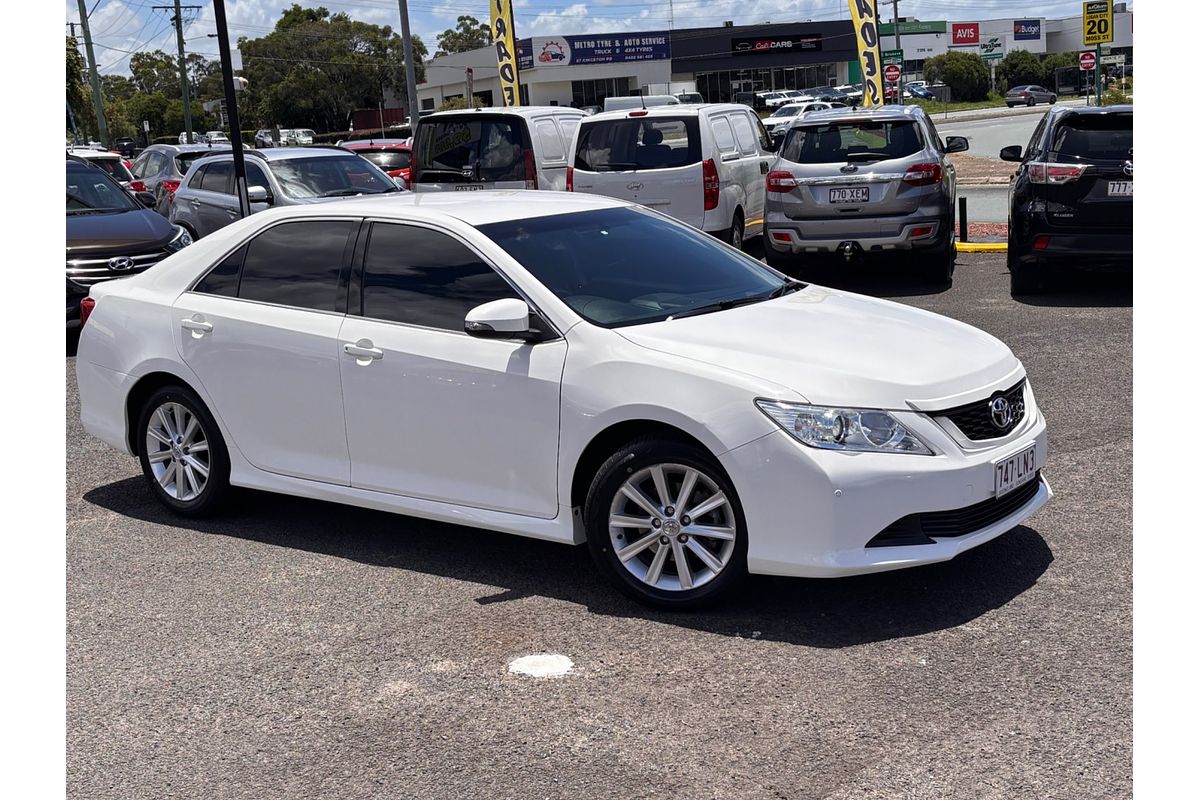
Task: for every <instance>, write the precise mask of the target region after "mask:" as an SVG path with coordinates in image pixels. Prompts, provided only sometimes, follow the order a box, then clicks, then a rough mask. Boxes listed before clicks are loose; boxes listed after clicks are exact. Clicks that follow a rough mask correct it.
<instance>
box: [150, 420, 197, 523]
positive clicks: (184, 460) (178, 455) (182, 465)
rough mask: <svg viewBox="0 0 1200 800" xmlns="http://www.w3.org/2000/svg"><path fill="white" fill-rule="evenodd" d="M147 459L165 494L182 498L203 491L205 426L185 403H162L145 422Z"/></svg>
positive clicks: (191, 496) (193, 498)
mask: <svg viewBox="0 0 1200 800" xmlns="http://www.w3.org/2000/svg"><path fill="white" fill-rule="evenodd" d="M146 459H147V461H148V462H149V464H150V470H151V472H152V473H153V475H154V479H155V480H157V481H158V485H159V486H160V487H161V488H162V490H163V492H165V493H166V494H167V496H168V497H172V498H174V499H176V500H179V501H182V502H185V503H186V502H188V501H190V500H195V499H196V498H198V497H200V495H202V494H203V493H204V487H205V486H206V485H207V484H208V476H209V472H210V471H211V469H212V455H211V451H210V450H209V442H208V436H207V435H206V433H205V431H204V426H203V425H202V424H201V422H200V418H199V417H197V416H196V415H195V414H194V413H192V411H191V410H190V409H188V407H187V406H185V405H182V404H181V403H174V402H168V403H163V404H162V405H160V406H159V407H158V408H156V409H154V413H152V414H151V415H150V419H149V422H148V423H147V425H146Z"/></svg>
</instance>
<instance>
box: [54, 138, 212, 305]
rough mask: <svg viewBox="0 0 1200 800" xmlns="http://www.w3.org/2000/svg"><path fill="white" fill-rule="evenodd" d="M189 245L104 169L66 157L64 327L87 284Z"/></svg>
mask: <svg viewBox="0 0 1200 800" xmlns="http://www.w3.org/2000/svg"><path fill="white" fill-rule="evenodd" d="M139 194H140V195H143V197H142V198H141V199H142V200H144V201H146V202H152V201H153V198H152V197H150V196H149V195H147V194H146V193H145V192H140V193H139ZM191 243H192V239H191V236H189V235H188V233H187V231H185V230H184V229H183V228H180V227H179V226H178V225H172V224H171V223H170V222H168V221H167V220H166V218H164V217H163V216H162V215H161V214H157V213H155V212H154V210H153V209H150V208H146V207H145V206H144V205H143V204H142V202H141V201H139V199H135V198H134V197H133V196H131V195H130V194H129V192H127V191H126V190H125V189H122V188H121V185H120V184H118V183H117V182H116V181H114V180H113V179H112V178H110V177H109V176H108V174H107V173H105V172H104V170H102V169H100V168H98V167H95V166H93V165H91V164H88V163H86V162H84V161H83V160H73V159H70V158H68V159H67V327H68V328H73V327H78V326H79V324H80V318H79V304H80V301H81V300H83V298H84V297H86V296H87V294H88V291H89V290H90V288H91V287H92V286H93V285H95V284H97V283H99V282H100V281H107V280H111V279H113V278H123V277H125V276H128V275H135V274H137V273H139V272H144V271H145V270H146V269H148V268H149V267H151V266H153V265H154V264H157V263H158V262H159V261H161V260H163V259H164V258H166V257H167V256H169V255H171V254H172V253H174V252H176V251H178V250H180V249H182V248H184V247H186V246H187V245H189V244H191Z"/></svg>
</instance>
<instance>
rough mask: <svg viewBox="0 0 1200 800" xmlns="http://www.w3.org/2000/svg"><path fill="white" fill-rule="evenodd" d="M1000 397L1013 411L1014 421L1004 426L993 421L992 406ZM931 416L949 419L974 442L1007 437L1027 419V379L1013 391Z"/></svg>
mask: <svg viewBox="0 0 1200 800" xmlns="http://www.w3.org/2000/svg"><path fill="white" fill-rule="evenodd" d="M998 397H1003V398H1004V399H1005V400H1007V401H1008V403H1009V406H1010V407H1011V409H1012V421H1011V422H1009V423H1008V424H1007V425H1004V426H1000V425H997V424H996V422H995V420H993V419H992V408H991V404H992V401H994V400H995V399H996V398H998ZM930 416H933V417H946V418H948V419H949V420H950V421H951V422H953V423H954V424H955V426H956V427H957V428H958V429H959V430H960V431H962V432H963V436H966V437H967V438H968V439H970V440H971V441H974V442H978V441H981V440H983V439H997V438H999V437H1001V436H1005V435H1007V434H1008V433H1010V432H1011V431H1012V429H1013V428H1015V427H1017V425H1019V424H1020V422H1021V420H1023V419H1025V379H1024V378H1022V379H1021V380H1020V381H1019V382H1018V383H1017V385H1016V386H1014V387H1012V388H1011V389H1006V390H1005V391H1003V392H996V393H994V394H993V395H992V396H991V397H989V398H987V399H986V400H976V401H975V402H974V403H967V404H966V405H963V406H956V407H955V408H949V409H946V410H945V411H932V412H930Z"/></svg>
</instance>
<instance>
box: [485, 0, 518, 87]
mask: <svg viewBox="0 0 1200 800" xmlns="http://www.w3.org/2000/svg"><path fill="white" fill-rule="evenodd" d="M491 3H492V41H493V42H495V43H496V65H497V66H498V67H499V69H500V93H501V94H502V95H504V105H505V106H519V105H521V84H520V83H519V82H518V80H517V47H516V42H515V40H514V36H513V10H512V0H491Z"/></svg>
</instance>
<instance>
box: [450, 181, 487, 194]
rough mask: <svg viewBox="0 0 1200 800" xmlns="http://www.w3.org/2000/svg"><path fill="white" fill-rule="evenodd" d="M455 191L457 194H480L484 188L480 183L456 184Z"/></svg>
mask: <svg viewBox="0 0 1200 800" xmlns="http://www.w3.org/2000/svg"><path fill="white" fill-rule="evenodd" d="M454 191H456V192H480V191H483V187H482V186H480V185H479V184H478V183H456V184H454Z"/></svg>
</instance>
